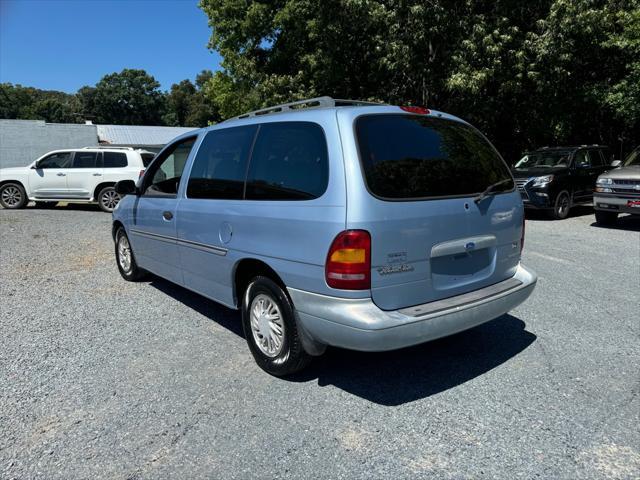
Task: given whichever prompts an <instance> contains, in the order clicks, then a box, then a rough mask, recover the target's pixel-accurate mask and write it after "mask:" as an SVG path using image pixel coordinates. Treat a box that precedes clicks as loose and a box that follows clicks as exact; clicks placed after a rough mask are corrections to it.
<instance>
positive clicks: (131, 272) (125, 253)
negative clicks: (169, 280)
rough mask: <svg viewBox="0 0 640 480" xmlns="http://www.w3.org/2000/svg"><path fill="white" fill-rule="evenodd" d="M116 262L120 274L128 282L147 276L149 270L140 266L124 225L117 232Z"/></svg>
mask: <svg viewBox="0 0 640 480" xmlns="http://www.w3.org/2000/svg"><path fill="white" fill-rule="evenodd" d="M116 264H117V265H118V271H119V272H120V275H122V278H124V279H125V280H126V281H128V282H137V281H139V280H142V279H143V278H144V277H146V276H147V272H146V271H145V270H143V269H141V268H140V267H138V264H137V263H136V259H135V257H134V255H133V249H132V248H131V244H130V243H129V237H127V232H125V230H124V228H122V227H120V228H119V229H118V231H117V232H116Z"/></svg>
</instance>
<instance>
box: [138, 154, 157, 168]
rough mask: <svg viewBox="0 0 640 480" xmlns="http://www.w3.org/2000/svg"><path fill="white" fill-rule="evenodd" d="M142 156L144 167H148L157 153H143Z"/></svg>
mask: <svg viewBox="0 0 640 480" xmlns="http://www.w3.org/2000/svg"><path fill="white" fill-rule="evenodd" d="M140 157H141V158H142V165H143V166H144V168H147V167H148V166H149V164H150V163H151V161H152V160H153V159H154V157H155V155H154V154H153V153H141V154H140Z"/></svg>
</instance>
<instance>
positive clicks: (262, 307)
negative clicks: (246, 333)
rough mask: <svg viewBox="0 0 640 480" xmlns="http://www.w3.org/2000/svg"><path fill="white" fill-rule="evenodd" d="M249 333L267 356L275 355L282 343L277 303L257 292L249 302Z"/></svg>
mask: <svg viewBox="0 0 640 480" xmlns="http://www.w3.org/2000/svg"><path fill="white" fill-rule="evenodd" d="M250 311H251V333H252V334H253V339H254V340H255V343H256V345H258V348H259V349H260V351H261V352H262V353H264V354H265V355H266V356H267V357H276V356H278V355H279V354H280V352H281V351H282V346H283V344H284V322H283V320H282V314H281V313H280V309H279V308H278V305H277V304H276V303H275V302H274V301H273V300H272V299H271V298H270V297H268V296H267V295H265V294H262V293H261V294H259V295H257V296H256V297H255V298H254V299H253V301H252V302H251V309H250Z"/></svg>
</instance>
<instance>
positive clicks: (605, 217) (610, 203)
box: [593, 146, 640, 225]
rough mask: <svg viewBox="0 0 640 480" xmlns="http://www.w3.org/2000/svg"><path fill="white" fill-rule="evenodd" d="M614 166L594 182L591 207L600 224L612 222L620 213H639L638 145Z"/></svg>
mask: <svg viewBox="0 0 640 480" xmlns="http://www.w3.org/2000/svg"><path fill="white" fill-rule="evenodd" d="M615 166H617V167H619V168H615V169H614V170H610V171H608V172H606V173H603V174H602V175H600V176H599V177H598V181H597V182H596V193H595V194H594V198H593V208H594V209H595V211H596V222H597V223H598V224H600V225H612V224H614V223H615V222H616V220H617V219H618V214H620V213H630V214H632V215H640V146H639V147H636V149H635V150H634V151H633V152H631V153H630V154H629V156H628V157H627V158H626V159H625V161H624V162H623V163H622V164H621V165H620V164H619V162H618V164H616V165H615Z"/></svg>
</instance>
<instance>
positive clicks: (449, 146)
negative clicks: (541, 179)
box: [356, 114, 555, 200]
mask: <svg viewBox="0 0 640 480" xmlns="http://www.w3.org/2000/svg"><path fill="white" fill-rule="evenodd" d="M356 135H357V140H358V146H359V149H360V159H361V162H362V169H363V171H364V175H365V179H366V182H367V186H368V187H369V190H370V192H371V193H373V194H374V195H377V196H379V197H382V198H385V199H392V200H400V199H419V198H428V197H446V196H467V195H474V194H477V193H479V192H482V191H484V190H485V189H486V188H487V187H489V186H490V185H493V184H497V183H499V182H504V183H501V184H499V185H498V186H496V187H495V188H496V190H495V191H496V192H500V191H508V190H511V189H513V188H514V185H513V181H512V177H511V174H510V173H509V170H508V168H507V166H506V164H505V163H504V161H503V160H502V159H501V158H500V156H499V155H498V153H497V152H496V151H495V149H494V148H493V147H492V146H491V144H490V143H489V142H488V141H487V140H486V139H485V138H484V137H483V136H482V135H481V134H480V133H478V132H477V131H476V130H475V129H474V128H472V127H470V126H468V125H466V124H464V123H460V122H456V121H451V120H445V119H440V118H434V117H427V116H418V115H405V114H386V115H365V116H361V117H359V118H358V119H357V120H356ZM554 161H555V160H554Z"/></svg>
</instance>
